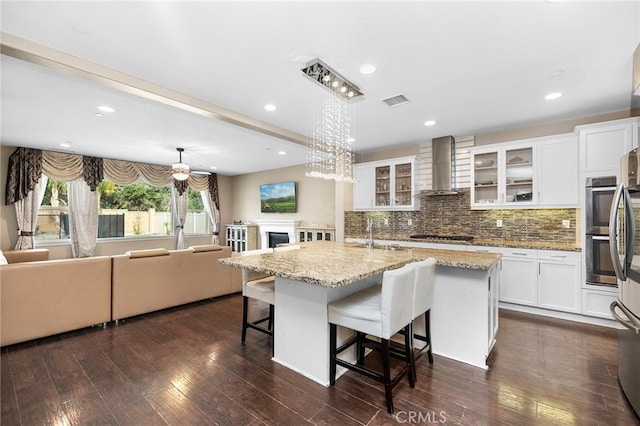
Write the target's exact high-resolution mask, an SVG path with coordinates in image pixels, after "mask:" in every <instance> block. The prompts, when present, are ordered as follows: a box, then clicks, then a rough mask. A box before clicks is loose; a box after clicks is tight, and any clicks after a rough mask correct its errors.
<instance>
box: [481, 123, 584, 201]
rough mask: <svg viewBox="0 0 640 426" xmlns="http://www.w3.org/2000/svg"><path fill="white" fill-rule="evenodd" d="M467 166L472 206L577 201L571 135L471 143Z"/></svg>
mask: <svg viewBox="0 0 640 426" xmlns="http://www.w3.org/2000/svg"><path fill="white" fill-rule="evenodd" d="M471 167H472V172H471V208H473V209H491V208H505V209H510V208H538V207H576V206H578V203H579V189H578V183H579V182H578V144H577V140H576V137H575V136H574V135H571V134H569V135H558V136H553V137H545V138H536V139H528V140H524V141H516V142H508V143H504V144H499V145H487V146H480V147H475V148H472V149H471Z"/></svg>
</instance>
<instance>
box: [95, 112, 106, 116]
mask: <svg viewBox="0 0 640 426" xmlns="http://www.w3.org/2000/svg"><path fill="white" fill-rule="evenodd" d="M95 115H96V117H104V114H103V113H101V112H96V114H95Z"/></svg>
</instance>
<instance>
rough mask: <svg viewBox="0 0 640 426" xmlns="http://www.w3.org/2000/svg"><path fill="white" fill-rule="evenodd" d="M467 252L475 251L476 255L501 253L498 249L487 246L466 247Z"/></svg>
mask: <svg viewBox="0 0 640 426" xmlns="http://www.w3.org/2000/svg"><path fill="white" fill-rule="evenodd" d="M467 251H475V252H478V253H502V251H501V250H500V249H499V248H497V247H488V246H467Z"/></svg>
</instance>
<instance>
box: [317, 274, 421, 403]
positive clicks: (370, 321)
mask: <svg viewBox="0 0 640 426" xmlns="http://www.w3.org/2000/svg"><path fill="white" fill-rule="evenodd" d="M415 271H416V270H415V268H413V267H412V266H410V265H405V266H403V267H402V268H399V269H394V270H389V271H385V272H384V273H383V275H382V284H381V285H376V286H373V287H370V288H367V289H365V290H362V291H360V292H357V293H354V294H352V295H350V296H347V297H345V298H342V299H339V300H336V301H335V302H332V303H330V304H329V305H328V307H327V309H328V317H329V359H330V364H329V381H330V385H331V386H333V385H335V382H336V366H338V365H340V366H342V367H344V368H347V369H349V370H353V371H355V372H357V373H360V374H363V375H365V376H367V377H369V378H371V379H373V380H376V381H378V382H381V383H383V384H384V390H385V398H386V403H387V411H388V412H389V413H390V414H391V413H393V396H392V390H393V388H394V387H395V386H396V385H397V384H398V383H399V382H400V380H402V378H403V377H404V376H405V375H407V376H408V379H409V385H410V386H411V387H414V386H415V384H414V380H413V379H414V373H413V362H412V358H413V349H412V347H411V343H412V341H411V335H412V329H411V321H412V319H413V315H412V314H413V297H414V292H415ZM337 326H341V327H346V328H350V329H352V330H354V331H356V335H355V336H353V337H351V338H350V339H349V340H347V341H346V342H345V343H343V344H342V345H341V346H340V347H337ZM399 330H404V336H405V345H404V346H405V353H404V361H405V365H404V366H403V367H402V369H401V370H400V371H399V372H398V373H397V374H396V375H395V376H394V377H391V368H390V350H389V339H391V337H392V336H393V335H394V334H396V333H397V332H398V331H399ZM364 335H371V336H375V337H377V338H379V339H380V342H379V343H378V345H379V347H380V352H381V357H382V370H383V371H382V373H380V372H378V371H374V370H371V369H368V368H366V367H364V365H363V363H356V364H353V363H350V362H347V361H345V360H343V359H340V358H338V354H340V353H341V352H343V351H344V350H346V349H347V348H349V347H351V346H353V345H354V344H356V345H357V347H356V352H357V358H358V360H360V359H361V358H362V359H363V358H364V355H363V354H364V352H363V348H362V342H363V338H362V337H363V336H364Z"/></svg>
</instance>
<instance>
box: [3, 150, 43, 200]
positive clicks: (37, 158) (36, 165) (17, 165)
mask: <svg viewBox="0 0 640 426" xmlns="http://www.w3.org/2000/svg"><path fill="white" fill-rule="evenodd" d="M8 169H9V170H8V172H7V190H6V198H5V204H6V205H9V204H13V203H15V202H17V201H19V200H22V199H23V198H25V197H26V196H27V194H29V192H31V191H33V189H34V188H35V187H36V185H38V181H39V180H40V176H41V175H42V151H41V150H39V149H31V148H17V149H16V150H15V151H14V153H13V154H11V157H9V167H8Z"/></svg>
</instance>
